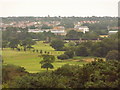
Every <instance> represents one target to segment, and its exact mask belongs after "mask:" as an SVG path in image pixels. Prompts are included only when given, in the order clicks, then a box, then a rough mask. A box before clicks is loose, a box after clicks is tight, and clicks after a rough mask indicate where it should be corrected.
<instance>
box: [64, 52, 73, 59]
mask: <svg viewBox="0 0 120 90" xmlns="http://www.w3.org/2000/svg"><path fill="white" fill-rule="evenodd" d="M64 54H65V55H67V56H68V57H69V58H73V56H74V51H72V50H69V51H66V52H65V53H64Z"/></svg>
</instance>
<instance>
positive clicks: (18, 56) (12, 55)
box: [2, 42, 91, 73]
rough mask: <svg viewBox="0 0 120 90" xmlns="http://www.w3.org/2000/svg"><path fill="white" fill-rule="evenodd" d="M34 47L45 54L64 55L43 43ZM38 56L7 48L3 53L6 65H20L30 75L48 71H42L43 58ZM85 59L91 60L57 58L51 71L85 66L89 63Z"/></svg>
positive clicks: (30, 51)
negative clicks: (71, 65)
mask: <svg viewBox="0 0 120 90" xmlns="http://www.w3.org/2000/svg"><path fill="white" fill-rule="evenodd" d="M33 47H34V48H35V49H38V50H42V51H43V52H44V51H47V52H50V54H52V55H54V56H58V55H61V54H63V53H64V52H63V51H55V50H54V49H53V48H52V47H50V45H49V44H45V43H43V42H37V43H36V45H34V46H33ZM38 55H40V53H37V52H32V50H29V51H26V52H25V51H17V50H12V49H10V48H6V49H4V50H3V51H2V56H3V60H4V64H14V65H19V66H21V67H24V68H25V69H26V71H28V72H30V73H36V72H41V71H45V70H46V69H41V65H40V64H39V62H40V61H41V59H42V58H41V57H38ZM85 59H86V60H87V59H88V60H89V59H91V58H84V57H74V58H73V59H71V60H58V59H57V58H56V61H55V62H54V63H53V65H54V69H51V70H55V69H57V68H58V67H61V66H62V65H64V64H78V65H81V66H82V65H83V64H85V63H87V62H86V61H84V60H85ZM80 60H81V61H80Z"/></svg>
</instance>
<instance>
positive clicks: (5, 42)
mask: <svg viewBox="0 0 120 90" xmlns="http://www.w3.org/2000/svg"><path fill="white" fill-rule="evenodd" d="M7 46H8V41H2V49H3V48H6V47H7Z"/></svg>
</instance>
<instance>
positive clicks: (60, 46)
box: [50, 39, 64, 51]
mask: <svg viewBox="0 0 120 90" xmlns="http://www.w3.org/2000/svg"><path fill="white" fill-rule="evenodd" d="M50 46H52V47H53V48H54V49H55V50H57V51H60V50H63V47H64V42H63V41H62V40H58V39H56V40H53V41H52V42H51V44H50Z"/></svg>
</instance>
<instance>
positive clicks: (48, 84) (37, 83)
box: [11, 73, 68, 88]
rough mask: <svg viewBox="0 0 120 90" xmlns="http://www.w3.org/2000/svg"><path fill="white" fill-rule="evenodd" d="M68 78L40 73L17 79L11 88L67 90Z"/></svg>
mask: <svg viewBox="0 0 120 90" xmlns="http://www.w3.org/2000/svg"><path fill="white" fill-rule="evenodd" d="M67 82H68V80H67V78H66V77H63V76H60V75H55V74H51V73H38V74H34V75H25V76H23V77H19V78H16V79H15V80H14V83H13V84H12V85H11V88H67Z"/></svg>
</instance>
